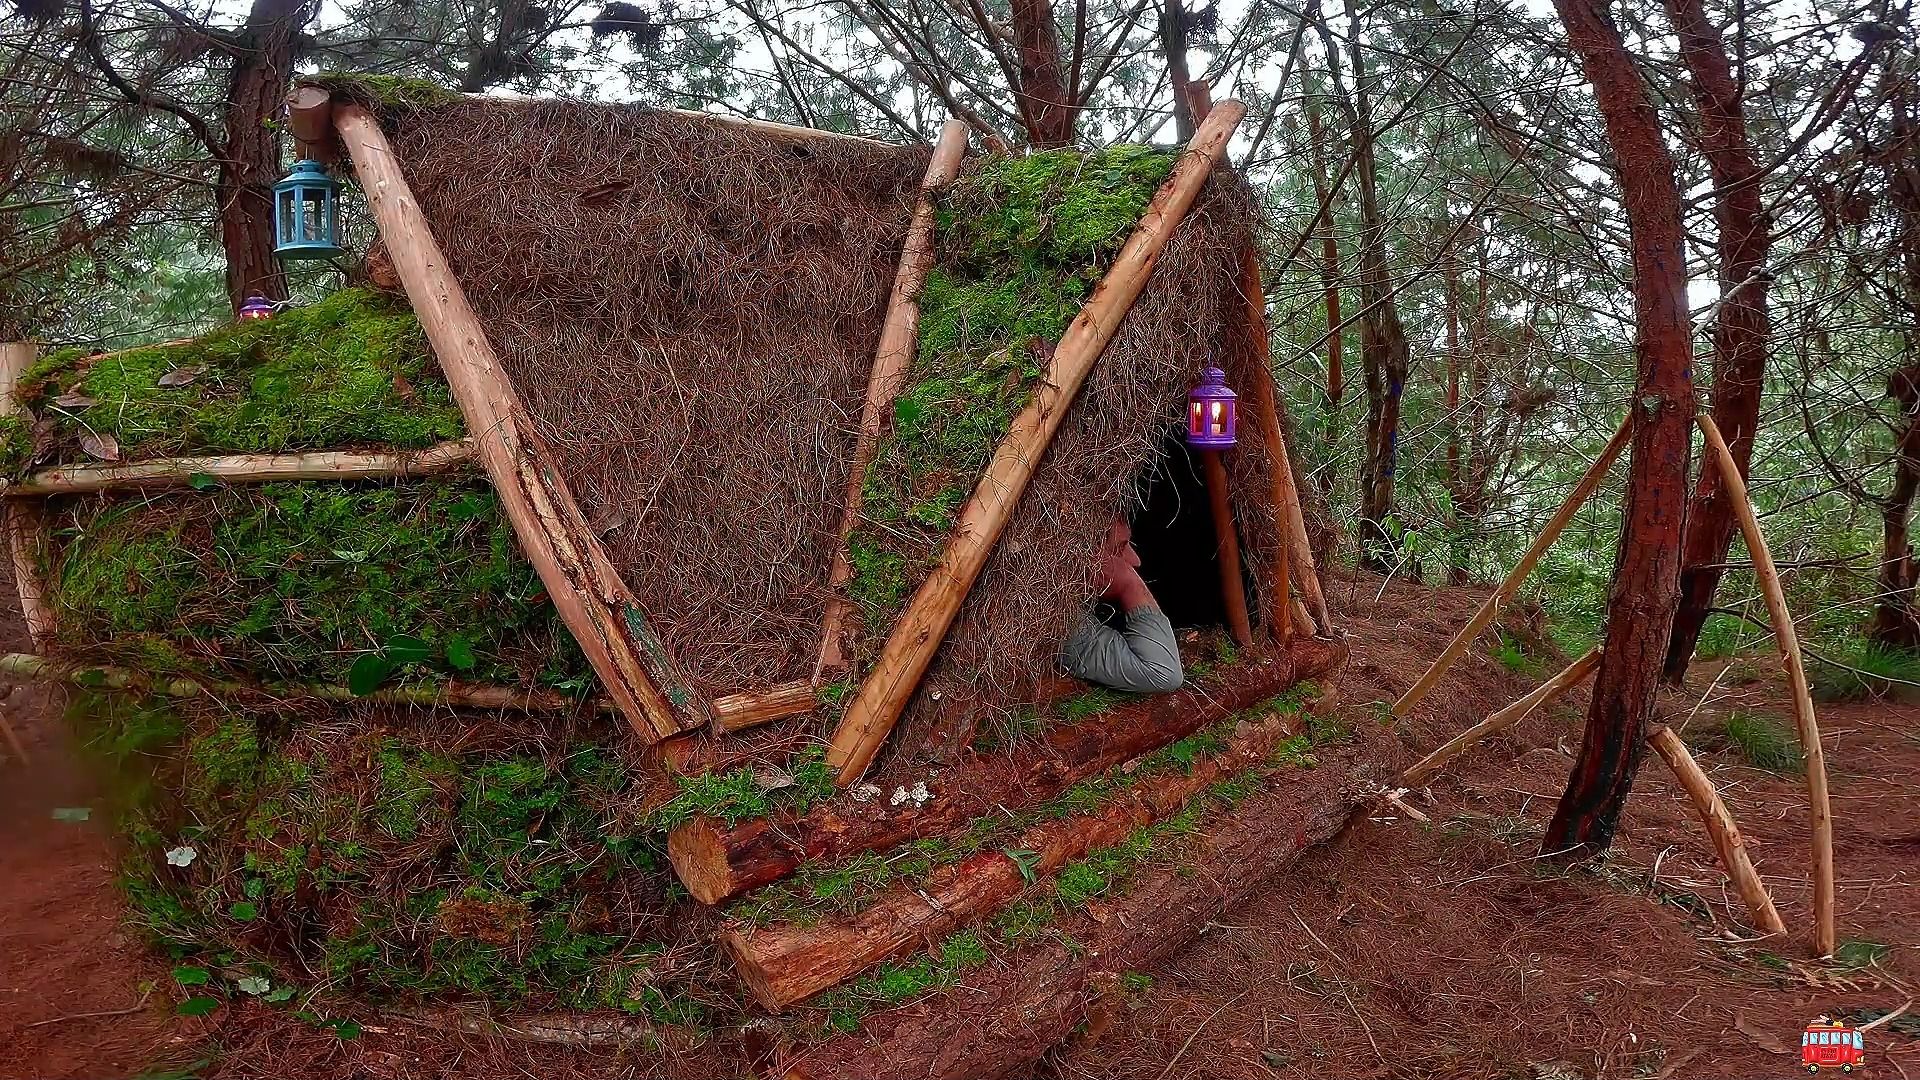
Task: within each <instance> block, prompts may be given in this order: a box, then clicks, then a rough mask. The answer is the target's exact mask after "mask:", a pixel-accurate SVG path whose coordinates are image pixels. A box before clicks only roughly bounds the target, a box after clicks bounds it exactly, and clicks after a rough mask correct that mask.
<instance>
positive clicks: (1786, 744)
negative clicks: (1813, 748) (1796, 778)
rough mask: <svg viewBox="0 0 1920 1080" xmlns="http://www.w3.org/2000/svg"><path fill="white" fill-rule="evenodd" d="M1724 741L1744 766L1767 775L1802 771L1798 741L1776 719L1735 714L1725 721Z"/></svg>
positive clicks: (1801, 755)
mask: <svg viewBox="0 0 1920 1080" xmlns="http://www.w3.org/2000/svg"><path fill="white" fill-rule="evenodd" d="M1727 741H1728V742H1729V743H1731V744H1732V745H1733V747H1734V749H1735V750H1736V751H1737V752H1738V753H1739V754H1740V756H1741V758H1743V759H1744V760H1745V761H1746V762H1747V764H1749V765H1752V766H1754V767H1755V768H1760V769H1766V770H1768V771H1769V772H1778V773H1798V772H1801V771H1802V770H1804V769H1805V768H1806V759H1805V755H1803V754H1802V753H1801V750H1800V740H1799V738H1798V737H1797V736H1796V735H1795V734H1794V732H1793V730H1792V729H1791V728H1789V727H1788V726H1787V725H1786V724H1785V723H1784V722H1782V721H1781V720H1780V718H1778V717H1776V716H1773V715H1771V714H1768V713H1760V712H1750V711H1747V710H1744V709H1743V710H1738V711H1736V712H1734V713H1733V714H1732V715H1731V716H1729V717H1727Z"/></svg>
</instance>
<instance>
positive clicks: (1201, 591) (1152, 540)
mask: <svg viewBox="0 0 1920 1080" xmlns="http://www.w3.org/2000/svg"><path fill="white" fill-rule="evenodd" d="M1184 435H1185V428H1184V427H1176V428H1174V429H1173V430H1172V431H1170V432H1168V434H1167V436H1166V437H1165V438H1164V439H1162V440H1161V443H1160V452H1159V454H1158V455H1157V457H1156V459H1155V461H1154V464H1153V465H1152V466H1151V467H1150V468H1149V469H1148V470H1147V471H1146V474H1145V475H1144V476H1143V477H1141V479H1140V481H1139V482H1140V484H1141V485H1142V487H1143V488H1144V489H1145V490H1144V495H1145V505H1143V506H1142V507H1141V508H1140V510H1139V511H1138V512H1136V513H1135V514H1134V515H1133V519H1132V525H1133V547H1134V550H1136V551H1138V552H1139V553H1140V576H1141V577H1142V578H1143V579H1145V581H1146V583H1147V587H1148V588H1150V589H1152V590H1153V595H1154V598H1155V599H1156V600H1158V601H1159V602H1160V610H1162V611H1164V612H1166V613H1167V618H1168V620H1169V621H1171V622H1172V623H1173V625H1174V626H1175V628H1177V629H1194V628H1206V627H1216V626H1224V625H1225V624H1226V621H1227V611H1226V601H1225V599H1224V598H1223V597H1222V596H1221V595H1220V543H1219V537H1218V536H1217V535H1216V534H1215V533H1214V529H1213V516H1212V513H1211V511H1210V510H1209V509H1208V505H1207V482H1206V479H1205V477H1204V476H1203V474H1202V472H1201V466H1200V457H1199V455H1200V453H1201V451H1198V450H1195V449H1193V448H1191V447H1189V446H1188V445H1187V443H1186V439H1185V438H1184ZM1241 577H1242V588H1244V589H1246V590H1247V592H1248V601H1249V602H1248V608H1249V610H1253V604H1252V599H1253V597H1252V586H1253V583H1252V582H1251V581H1249V580H1246V573H1245V564H1244V561H1243V564H1242V574H1241Z"/></svg>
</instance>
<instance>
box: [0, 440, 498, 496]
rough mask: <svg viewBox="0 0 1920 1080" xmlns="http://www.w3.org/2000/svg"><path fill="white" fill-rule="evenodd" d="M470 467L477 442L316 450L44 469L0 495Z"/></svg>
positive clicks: (395, 475)
mask: <svg viewBox="0 0 1920 1080" xmlns="http://www.w3.org/2000/svg"><path fill="white" fill-rule="evenodd" d="M472 461H473V440H472V439H454V440H451V441H448V442H443V443H440V444H438V445H436V446H430V447H427V448H426V449H424V450H409V451H403V452H400V453H358V452H349V451H339V450H315V451H309V452H307V453H301V454H223V455H219V456H214V457H184V458H161V459H159V460H156V461H140V462H134V463H131V464H124V465H120V464H114V465H92V464H88V465H57V466H55V467H53V468H50V469H41V470H40V471H39V472H36V473H34V474H33V475H31V476H29V477H27V478H26V479H25V480H22V481H20V482H19V483H15V484H5V485H4V486H0V494H5V495H7V496H9V497H13V498H19V497H24V496H43V495H74V494H80V493H83V492H91V491H114V490H122V489H128V488H137V489H142V490H151V489H155V488H175V487H189V486H191V485H192V484H193V482H194V480H195V478H196V477H203V476H204V477H211V478H213V479H215V480H220V481H223V482H225V483H230V484H262V483H269V482H272V481H275V480H396V479H397V480H404V479H406V478H408V477H412V476H432V475H435V474H438V473H444V472H451V471H453V470H455V469H460V468H464V467H466V466H467V465H468V464H469V463H471V462H472Z"/></svg>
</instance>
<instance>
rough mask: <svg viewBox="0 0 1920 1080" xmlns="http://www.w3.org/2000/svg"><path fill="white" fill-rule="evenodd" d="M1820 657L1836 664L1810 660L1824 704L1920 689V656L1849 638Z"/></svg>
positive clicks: (1815, 688) (1815, 686)
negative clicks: (1918, 686)
mask: <svg viewBox="0 0 1920 1080" xmlns="http://www.w3.org/2000/svg"><path fill="white" fill-rule="evenodd" d="M1819 654H1820V656H1825V657H1828V658H1829V659H1830V660H1832V661H1835V663H1827V662H1823V661H1821V660H1820V658H1819V657H1818V656H1813V655H1809V656H1808V658H1807V659H1808V665H1809V666H1810V667H1811V668H1812V669H1813V670H1812V671H1810V672H1808V676H1809V681H1810V682H1811V683H1812V690H1813V694H1814V696H1815V697H1816V698H1818V699H1820V700H1821V701H1865V700H1868V699H1870V698H1878V697H1885V696H1887V695H1888V694H1891V693H1893V692H1894V690H1895V688H1896V687H1905V686H1911V685H1920V653H1913V652H1909V651H1907V650H1905V649H1899V648H1895V647H1893V646H1891V645H1883V644H1881V643H1880V642H1877V641H1869V640H1867V639H1866V638H1863V637H1859V636H1857V635H1849V636H1847V637H1844V638H1842V639H1841V640H1839V641H1838V642H1835V643H1834V644H1831V645H1827V646H1825V647H1823V648H1821V649H1820V650H1819ZM1841 665H1844V666H1841Z"/></svg>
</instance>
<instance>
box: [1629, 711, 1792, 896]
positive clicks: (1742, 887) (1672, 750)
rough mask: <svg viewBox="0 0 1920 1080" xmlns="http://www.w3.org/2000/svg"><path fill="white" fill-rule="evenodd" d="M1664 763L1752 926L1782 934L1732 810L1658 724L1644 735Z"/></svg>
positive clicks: (1675, 738) (1668, 731) (1680, 744)
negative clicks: (1717, 855)
mask: <svg viewBox="0 0 1920 1080" xmlns="http://www.w3.org/2000/svg"><path fill="white" fill-rule="evenodd" d="M1647 742H1648V743H1649V744H1651V745H1652V747H1653V749H1654V752H1655V753H1658V754H1659V755H1660V757H1661V759H1662V760H1664V761H1665V762H1666V763H1667V765H1668V767H1670V768H1672V769H1673V776H1674V779H1676V780H1678V781H1680V786H1681V787H1682V788H1684V789H1686V792H1687V796H1688V797H1689V798H1691V799H1692V800H1693V808H1694V810H1695V811H1696V812H1698V813H1699V815H1700V821H1701V823H1702V824H1704V825H1705V826H1706V827H1707V836H1708V837H1709V838H1711V839H1712V840H1713V847H1714V850H1716V851H1718V852H1719V853H1720V864H1721V865H1722V866H1725V867H1726V868H1727V876H1728V877H1730V878H1732V879H1733V887H1734V890H1735V891H1736V892H1738V893H1739V894H1740V899H1741V900H1743V901H1745V902H1746V905H1747V910H1748V911H1749V912H1751V913H1752V914H1753V922H1754V925H1755V926H1758V927H1759V928H1760V929H1762V930H1765V931H1766V932H1767V933H1769V934H1784V933H1786V932H1787V924H1786V923H1784V922H1782V921H1781V919H1780V912H1779V911H1778V910H1777V909H1775V908H1774V906H1773V897H1771V896H1768V895H1767V886H1766V884H1765V883H1764V882H1762V881H1761V880H1760V873H1759V871H1757V870H1755V869H1754V868H1753V860H1752V859H1751V858H1749V857H1748V856H1747V846H1746V842H1745V841H1744V840H1742V839H1741V838H1740V826H1738V825H1736V824H1734V821H1733V812H1732V811H1731V810H1728V809H1727V804H1726V802H1725V801H1724V800H1723V799H1721V798H1720V792H1719V791H1718V790H1717V789H1715V787H1714V786H1713V781H1712V780H1710V779H1708V777H1707V774H1706V771H1705V770H1703V769H1702V768H1700V763H1699V762H1697V761H1695V760H1693V755H1692V754H1690V753H1688V752H1687V744H1686V743H1683V742H1681V741H1680V736H1678V735H1675V734H1674V733H1673V730H1672V729H1671V728H1668V727H1666V726H1665V725H1662V726H1660V727H1656V728H1654V729H1653V733H1652V734H1651V735H1649V736H1647Z"/></svg>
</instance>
